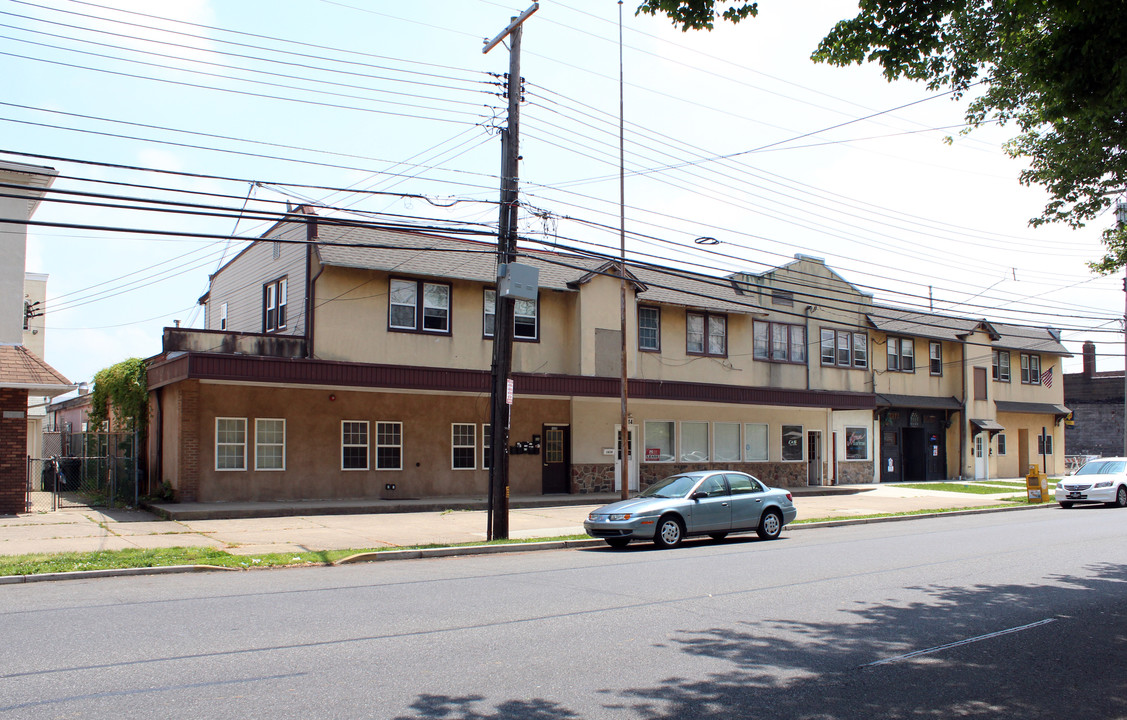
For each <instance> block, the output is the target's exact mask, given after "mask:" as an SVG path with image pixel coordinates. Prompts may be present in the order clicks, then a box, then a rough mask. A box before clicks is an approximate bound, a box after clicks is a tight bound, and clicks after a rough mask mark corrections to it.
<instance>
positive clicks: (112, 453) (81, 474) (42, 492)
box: [27, 432, 139, 512]
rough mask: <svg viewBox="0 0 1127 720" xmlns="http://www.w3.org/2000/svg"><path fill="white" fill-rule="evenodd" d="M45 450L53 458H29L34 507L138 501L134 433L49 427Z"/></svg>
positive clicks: (29, 496)
mask: <svg viewBox="0 0 1127 720" xmlns="http://www.w3.org/2000/svg"><path fill="white" fill-rule="evenodd" d="M43 449H44V454H45V455H48V457H42V458H28V467H27V510H28V512H49V511H52V510H59V509H63V508H68V507H69V508H73V507H121V506H126V505H129V506H136V504H137V501H138V497H137V495H138V491H139V488H138V483H137V441H136V437H135V436H134V435H133V434H131V433H92V432H85V433H65V432H45V433H44V434H43Z"/></svg>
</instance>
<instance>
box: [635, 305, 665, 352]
mask: <svg viewBox="0 0 1127 720" xmlns="http://www.w3.org/2000/svg"><path fill="white" fill-rule="evenodd" d="M638 349H639V350H646V351H650V352H658V351H659V350H661V309H660V308H656V307H648V306H645V305H643V306H641V307H639V308H638Z"/></svg>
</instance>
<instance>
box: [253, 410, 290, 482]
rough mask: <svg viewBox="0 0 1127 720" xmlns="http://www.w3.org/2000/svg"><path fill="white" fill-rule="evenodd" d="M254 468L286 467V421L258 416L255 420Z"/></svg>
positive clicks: (276, 468)
mask: <svg viewBox="0 0 1127 720" xmlns="http://www.w3.org/2000/svg"><path fill="white" fill-rule="evenodd" d="M254 469H255V470H285V469H286V421H285V420H283V419H281V418H257V419H256V420H255V421H254Z"/></svg>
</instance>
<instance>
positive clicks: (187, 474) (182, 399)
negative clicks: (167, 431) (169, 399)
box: [176, 380, 200, 502]
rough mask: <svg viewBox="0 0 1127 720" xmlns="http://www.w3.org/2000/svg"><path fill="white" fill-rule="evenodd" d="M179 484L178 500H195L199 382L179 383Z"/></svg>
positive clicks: (198, 489) (196, 493)
mask: <svg viewBox="0 0 1127 720" xmlns="http://www.w3.org/2000/svg"><path fill="white" fill-rule="evenodd" d="M177 401H178V402H179V403H180V484H179V487H177V488H176V499H177V500H178V501H179V502H195V501H196V499H197V498H198V497H199V492H200V383H199V380H186V381H184V382H182V383H180V392H179V394H178V398H177Z"/></svg>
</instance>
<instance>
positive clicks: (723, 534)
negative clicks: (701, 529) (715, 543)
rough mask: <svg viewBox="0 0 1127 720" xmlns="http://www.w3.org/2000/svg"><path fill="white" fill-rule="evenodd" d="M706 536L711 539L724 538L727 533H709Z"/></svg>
mask: <svg viewBox="0 0 1127 720" xmlns="http://www.w3.org/2000/svg"><path fill="white" fill-rule="evenodd" d="M708 536H709V537H710V538H712V539H713V540H723V539H724V538H726V537H728V533H726V532H721V533H709V534H708Z"/></svg>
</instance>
